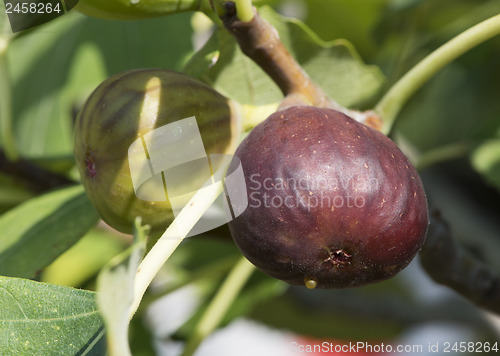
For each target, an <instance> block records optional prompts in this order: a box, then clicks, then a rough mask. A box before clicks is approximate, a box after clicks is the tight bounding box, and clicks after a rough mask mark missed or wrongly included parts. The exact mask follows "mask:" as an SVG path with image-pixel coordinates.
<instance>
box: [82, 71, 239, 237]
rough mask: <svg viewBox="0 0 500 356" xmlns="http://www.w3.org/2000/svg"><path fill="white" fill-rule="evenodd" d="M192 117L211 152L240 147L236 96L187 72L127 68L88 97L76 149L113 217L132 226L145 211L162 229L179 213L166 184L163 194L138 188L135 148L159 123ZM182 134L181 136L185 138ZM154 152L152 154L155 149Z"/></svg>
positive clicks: (93, 196) (88, 180)
mask: <svg viewBox="0 0 500 356" xmlns="http://www.w3.org/2000/svg"><path fill="white" fill-rule="evenodd" d="M190 117H195V118H196V124H197V125H198V128H199V134H201V137H202V141H203V146H204V150H205V152H206V154H207V155H209V154H212V153H227V152H232V151H233V150H234V148H235V146H236V139H237V138H238V137H239V119H238V117H237V114H236V110H235V109H234V107H233V103H232V102H231V101H230V100H229V99H227V98H225V97H224V96H222V95H221V94H219V93H218V92H216V91H215V90H214V89H212V88H210V87H209V86H207V85H205V84H203V83H202V82H200V81H198V80H195V79H193V78H190V77H188V76H186V75H184V74H181V73H177V72H172V71H168V70H163V69H143V70H134V71H128V72H124V73H120V74H116V75H114V76H112V77H110V78H108V79H107V80H105V81H104V82H103V83H102V84H100V85H99V86H98V87H97V88H96V89H95V90H94V92H93V93H92V94H91V95H90V96H89V98H88V99H87V101H86V102H85V104H84V105H83V107H82V109H81V110H80V112H79V114H78V116H77V119H76V123H75V137H74V145H75V147H74V154H75V159H76V163H77V166H78V169H79V171H80V175H81V180H82V183H83V185H84V186H85V189H86V191H87V194H88V196H89V198H90V200H91V202H92V203H93V204H94V206H95V207H96V209H97V210H98V212H99V214H100V215H101V217H102V219H103V220H104V221H105V222H106V223H108V224H109V225H110V226H112V227H114V228H115V229H117V230H119V231H122V232H125V233H132V231H133V222H134V220H135V218H136V216H141V217H142V222H143V223H144V224H148V225H150V227H151V230H152V232H153V233H157V232H162V231H164V230H165V228H166V227H167V226H168V224H169V223H170V222H171V221H172V220H173V218H174V214H173V212H172V206H171V204H170V200H169V199H170V198H169V199H166V198H165V191H164V190H163V185H161V187H160V188H161V189H162V190H161V192H162V193H163V195H162V196H159V198H158V199H157V200H156V201H154V200H155V199H152V201H148V200H143V199H140V198H139V197H138V196H137V195H136V192H135V190H134V186H133V183H134V182H133V177H132V176H131V169H130V165H129V148H130V147H131V145H132V144H133V143H134V142H139V143H140V140H141V139H142V140H144V135H146V134H148V133H151V132H152V131H153V130H155V129H158V128H160V127H162V126H164V125H167V124H170V123H173V122H176V121H178V120H181V119H186V118H190ZM175 134H176V133H175ZM183 137H184V136H179V138H178V140H180V141H179V142H182V140H184V138H183ZM198 137H199V135H198ZM163 139H164V138H163V137H159V140H160V141H161V140H163ZM138 140H139V141H138ZM161 143H162V142H160V144H161ZM140 148H141V149H142V144H141V145H140ZM175 148H176V149H178V150H182V149H183V148H182V147H180V146H176V147H175ZM202 150H203V147H202ZM141 152H143V153H144V152H146V149H145V148H144V149H143V151H141ZM174 153H175V152H172V155H173V154H174ZM169 154H170V152H162V151H161V152H160V155H161V157H160V158H163V157H165V158H166V159H168V156H169ZM147 155H148V157H147V158H148V160H150V159H151V152H148V153H147ZM144 157H146V153H144ZM157 157H158V156H157ZM144 161H146V159H144ZM146 166H147V161H146ZM163 179H165V178H163ZM205 179H206V175H203V176H200V177H197V175H196V174H192V175H190V176H187V177H185V180H186V181H191V180H200V184H201V182H203V181H204V180H205ZM160 182H161V176H160ZM163 184H164V183H163ZM153 193H155V192H153ZM160 195H161V194H160ZM155 197H156V196H154V198H155ZM162 199H163V200H166V201H161V200H162Z"/></svg>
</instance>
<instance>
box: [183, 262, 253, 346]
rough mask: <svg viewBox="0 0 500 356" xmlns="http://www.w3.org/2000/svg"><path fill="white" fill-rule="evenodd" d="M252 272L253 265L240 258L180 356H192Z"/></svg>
mask: <svg viewBox="0 0 500 356" xmlns="http://www.w3.org/2000/svg"><path fill="white" fill-rule="evenodd" d="M254 270H255V267H254V265H252V264H251V263H250V262H248V260H247V259H246V258H245V257H241V258H240V260H239V261H238V262H237V263H236V265H235V266H234V267H233V269H232V270H231V272H229V275H228V276H227V277H226V279H225V280H224V282H223V283H222V285H221V286H220V288H219V289H218V291H217V294H216V295H215V297H214V298H213V299H212V301H211V302H210V304H209V305H208V307H207V309H206V310H205V312H204V314H203V316H202V317H201V319H200V321H199V322H198V324H197V325H196V327H195V329H194V332H193V333H192V334H191V336H190V338H189V339H188V341H187V344H186V348H185V349H184V352H183V353H182V356H191V355H193V354H194V352H195V351H196V349H197V348H198V346H199V345H200V344H201V342H202V341H203V340H204V339H205V338H206V337H207V336H208V335H209V334H210V333H212V331H213V330H215V328H216V327H217V325H219V323H220V322H221V320H222V318H223V317H224V315H226V312H227V311H228V309H229V308H230V307H231V305H232V304H233V302H234V301H235V299H236V297H237V296H238V295H239V293H240V292H241V290H242V288H243V287H244V285H245V284H246V282H247V281H248V279H249V278H250V276H251V275H252V273H253V271H254Z"/></svg>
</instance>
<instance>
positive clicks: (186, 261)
mask: <svg viewBox="0 0 500 356" xmlns="http://www.w3.org/2000/svg"><path fill="white" fill-rule="evenodd" d="M256 3H258V4H259V6H260V5H263V4H267V5H270V6H272V8H273V9H274V10H275V11H276V12H278V13H281V14H282V15H284V16H292V17H296V18H298V19H300V20H302V21H303V23H304V24H305V25H306V26H308V27H309V28H310V29H311V30H312V32H314V33H316V35H317V38H316V37H315V35H311V33H310V32H307V33H306V34H304V33H305V32H303V31H302V30H300V31H299V30H297V28H302V27H300V26H302V25H297V24H293V23H289V24H288V25H287V26H284V27H283V32H282V33H283V37H284V41H285V43H286V44H287V45H288V46H289V47H290V48H291V50H292V52H294V54H295V55H296V56H300V55H301V54H304V53H305V52H304V51H305V48H308V49H311V48H313V49H314V50H315V51H316V52H315V53H316V54H317V56H318V57H319V56H324V58H326V59H325V62H321V63H319V64H318V63H314V64H309V65H310V67H307V65H308V64H307V58H304V62H305V63H306V64H305V65H304V66H305V67H306V68H308V70H309V71H311V72H315V75H316V76H317V77H318V80H320V79H321V78H320V77H324V78H328V79H330V81H329V82H325V83H324V85H326V86H327V88H325V90H327V91H328V92H329V93H330V94H331V95H332V96H333V98H334V99H336V100H339V101H340V102H341V103H343V104H345V105H348V106H351V107H354V108H359V109H366V108H370V107H373V105H374V104H375V103H376V101H377V99H378V98H380V97H381V95H382V94H383V93H384V92H385V90H386V89H387V88H389V87H390V86H391V84H393V83H394V82H395V81H396V80H397V79H398V78H400V77H401V76H402V75H403V74H404V73H405V72H406V71H407V70H408V69H410V68H411V67H412V66H413V65H415V64H416V63H418V61H419V60H421V59H422V58H424V57H425V56H426V55H427V54H429V53H430V52H431V51H432V50H434V49H435V48H437V47H438V46H440V45H441V44H443V43H444V42H446V41H447V40H449V39H451V38H452V37H453V36H455V35H457V34H458V33H460V32H462V31H463V30H465V29H467V28H468V27H470V26H471V25H473V24H476V23H477V22H479V21H481V20H484V19H486V18H488V17H490V16H492V15H495V14H498V13H499V12H500V2H499V1H497V0H332V1H325V0H282V1H278V0H276V1H258V2H256ZM264 11H270V10H264ZM270 16H271V15H270ZM272 16H275V15H272ZM0 25H2V24H1V23H0ZM297 26H299V27H297ZM0 28H1V26H0ZM212 31H214V29H213V28H212V27H211V26H210V24H209V22H207V18H205V17H204V15H200V14H196V15H193V14H192V13H183V14H177V15H171V16H168V17H163V18H155V19H148V20H137V21H113V20H102V19H96V18H91V17H86V16H83V15H82V14H80V13H78V12H76V11H72V12H70V13H69V14H68V15H66V16H63V17H61V18H59V19H58V20H56V21H53V22H51V23H48V24H46V25H43V26H41V27H39V28H36V29H34V30H32V31H26V32H23V33H21V35H19V36H18V38H15V40H13V41H12V42H11V43H10V47H9V50H8V53H7V55H8V56H7V59H8V63H9V68H8V76H9V78H10V81H11V83H12V97H13V118H14V120H13V124H14V125H13V127H14V136H15V141H16V146H17V148H18V149H19V151H20V153H21V156H22V157H23V158H25V159H27V160H29V162H30V164H34V165H36V166H37V167H41V168H42V169H44V170H45V171H48V172H50V173H51V174H55V175H58V176H63V177H65V178H66V179H68V180H69V181H71V180H75V181H77V180H78V176H77V174H76V171H75V169H74V164H73V157H72V130H73V128H72V124H73V120H74V118H75V115H76V113H77V111H78V108H79V107H80V106H81V105H82V103H83V101H84V100H85V98H86V97H87V96H88V94H89V93H90V92H91V91H92V90H93V89H94V88H95V87H96V86H97V85H98V84H99V83H100V82H101V81H103V80H104V79H105V78H106V77H108V76H109V75H112V74H114V73H117V72H120V71H123V70H128V69H135V68H144V67H161V68H166V69H172V70H178V71H181V70H184V71H186V72H188V73H190V74H193V75H196V76H198V77H199V78H201V79H203V80H205V81H207V82H209V83H210V84H212V85H214V86H215V87H216V88H217V89H219V90H220V91H222V92H224V94H226V95H230V96H235V97H236V98H238V99H240V101H243V102H242V104H244V109H245V113H246V114H247V115H261V116H262V115H267V113H269V112H272V110H274V108H275V105H276V104H277V102H278V101H279V99H280V94H279V92H278V91H277V88H275V87H273V84H272V83H269V82H266V78H265V76H264V75H263V74H262V73H260V72H258V70H257V69H255V70H254V69H252V70H248V68H247V67H244V68H245V70H246V71H243V69H242V63H243V62H242V61H244V60H243V59H241V58H242V57H241V54H238V52H237V49H235V47H234V44H232V43H231V42H224V41H230V40H228V39H227V38H225V37H224V34H221V33H218V31H215V32H214V34H212ZM301 31H302V32H301ZM297 34H301V35H300V36H302V39H298V38H297ZM287 36H289V37H288V38H287ZM311 36H312V37H311ZM313 37H314V38H313ZM311 38H313V39H311ZM339 39H343V40H344V41H339ZM207 41H208V42H207ZM332 41H333V42H332ZM200 48H201V50H200V52H198V53H197V54H195V52H196V51H197V50H199V49H200ZM219 57H220V61H219ZM332 58H333V59H332ZM346 58H347V59H346ZM499 58H500V38H498V37H497V38H494V39H492V40H490V41H488V42H486V43H484V44H482V45H480V46H478V47H477V48H475V49H473V50H472V51H470V52H469V53H467V54H466V55H464V56H463V57H461V58H459V59H458V60H457V61H455V62H453V63H452V64H450V65H449V66H447V67H446V69H444V70H443V71H442V72H440V73H438V74H437V75H436V76H435V77H434V78H433V79H432V80H431V81H430V82H429V83H427V84H426V85H425V86H424V87H423V88H422V89H421V90H420V91H419V92H418V93H417V94H416V95H415V96H414V97H413V98H412V99H411V100H410V102H408V103H407V105H406V106H405V107H404V110H403V111H402V112H401V113H400V115H399V117H398V121H397V124H396V127H395V130H394V132H393V138H394V139H395V140H396V141H397V142H398V144H400V147H402V149H403V150H404V151H405V152H406V153H407V154H409V155H410V157H411V158H412V160H413V161H414V163H415V164H416V165H417V167H419V168H420V169H421V174H422V177H423V180H424V185H425V187H426V191H427V194H428V197H429V201H430V204H431V206H432V207H434V208H436V209H439V210H440V211H441V213H442V215H443V216H444V218H445V219H446V220H447V221H448V222H449V223H450V225H451V228H452V231H453V233H454V235H455V236H456V237H457V238H458V239H459V240H460V241H461V243H463V245H464V246H466V247H467V248H468V249H469V250H470V251H471V252H473V253H474V254H475V255H476V256H477V257H478V258H480V259H482V260H483V261H485V262H486V263H488V264H490V265H492V266H494V267H495V268H496V270H497V271H499V272H500V260H499V259H498V256H499V254H500V219H499V217H500V211H499V206H500V195H499V194H498V190H499V189H500V100H499V97H500V66H499V65H498V63H500V62H499ZM329 60H332V61H331V62H328V61H329ZM342 61H343V62H342ZM245 63H246V62H245ZM340 63H344V64H345V63H347V64H348V66H347V67H339V66H340ZM365 64H366V65H365ZM336 65H337V66H336ZM338 68H340V69H338ZM345 68H348V69H345ZM345 70H349V71H351V72H349V73H350V74H349V75H347V76H345V78H344V77H342V73H343V72H342V71H345ZM238 73H240V74H241V73H247V74H248V73H250V74H248V75H249V78H248V77H247V78H246V79H241V80H247V81H248V83H250V84H251V85H254V84H253V83H255V82H258V83H259V84H258V85H260V86H256V87H255V88H253V89H256V90H258V91H262V92H261V93H264V94H265V95H262V97H261V98H260V97H257V98H256V97H249V95H247V93H246V92H244V89H241V90H240V91H235V90H234V87H235V79H234V78H235V76H237V75H238ZM352 73H356V75H357V76H358V77H356V80H352V82H355V81H359V82H360V83H361V82H363V81H364V80H367V82H366V83H369V85H363V86H362V87H360V86H359V85H358V86H356V85H353V84H352V83H351V81H350V79H352V75H353V74H352ZM339 76H340V77H341V79H339V80H337V81H336V80H335V78H338V77H339ZM366 78H368V79H366ZM261 80H262V81H263V82H262V83H261V82H260V81H261ZM239 83H240V82H238V83H237V85H236V86H240V85H239ZM248 83H247V84H248ZM363 83H365V82H363ZM322 84H323V83H322ZM346 92H348V93H349V95H348V96H345V97H342V95H344V94H345V93H346ZM336 93H337V94H336ZM258 94H259V93H258ZM30 167H31V166H30ZM27 172H28V173H23V171H22V170H21V171H20V170H19V169H14V168H12V167H11V165H9V163H8V161H7V159H6V158H5V157H3V155H2V157H0V211H3V212H6V213H5V214H4V215H3V216H2V217H0V225H1V224H2V222H3V224H7V222H5V221H7V218H5V216H7V215H8V214H10V215H9V216H7V217H8V218H9V219H10V220H8V221H9V222H11V223H17V224H23V217H22V214H21V213H19V214H17V215H16V211H18V210H16V209H20V207H22V205H20V204H21V203H23V202H27V201H29V200H30V199H31V198H32V197H36V196H38V195H40V194H42V193H43V192H45V191H46V190H44V191H41V190H37V189H34V188H33V184H34V183H35V184H36V179H37V177H36V176H30V172H31V170H30V168H29V167H28V169H27ZM89 209H91V208H89ZM26 211H34V210H33V209H32V210H29V209H26V210H25V211H24V212H23V214H26ZM68 214H69V213H68ZM89 214H92V213H89ZM70 217H71V216H70ZM16 219H17V220H16ZM90 220H91V221H90V222H89V224H90V225H92V224H93V223H94V221H92V219H90ZM54 224H56V225H57V221H55V222H54ZM1 235H2V231H0V236H1ZM47 236H48V235H47ZM47 238H48V239H49V241H50V237H47ZM1 241H2V240H0V261H1V259H2V258H6V257H5V256H7V255H6V252H5V251H7V248H2V245H1ZM71 241H72V242H71V243H67V245H65V247H64V248H62V249H61V248H60V247H59V248H58V251H60V252H58V254H60V253H61V252H62V250H66V249H68V248H69V247H70V246H71V245H72V244H73V243H74V245H73V246H72V247H71V248H69V249H68V250H67V251H66V252H65V253H64V254H62V255H61V256H60V257H59V258H57V259H55V261H54V262H53V263H52V264H50V265H49V266H48V267H46V266H38V267H40V268H41V269H40V270H39V271H38V272H39V273H38V274H37V275H36V278H37V279H38V280H43V281H47V282H50V283H54V284H61V285H69V286H74V287H79V288H86V289H93V288H94V287H95V275H96V273H97V271H99V269H100V268H101V267H102V266H103V265H104V263H105V262H106V261H108V260H109V259H110V258H111V257H112V256H114V255H116V254H117V253H118V252H119V251H122V250H123V249H124V248H125V247H126V246H127V245H129V244H130V241H131V239H130V237H128V236H124V235H120V234H118V233H116V232H114V231H112V230H111V229H110V228H108V227H106V226H104V224H102V223H101V224H99V225H97V226H96V227H93V228H92V229H90V230H89V231H88V232H87V233H86V234H85V235H84V236H83V237H82V238H81V239H80V240H79V241H78V242H77V243H75V242H76V240H75V239H74V238H72V239H71ZM4 247H5V246H4ZM10 251H11V250H10ZM9 253H11V252H9ZM32 253H34V252H32ZM239 255H240V253H239V251H238V250H237V249H236V248H235V246H234V244H233V243H232V241H231V239H230V236H229V232H228V230H227V229H226V228H225V227H223V228H220V229H217V230H214V231H212V232H210V233H208V234H206V236H205V235H204V236H200V237H196V238H191V239H189V240H188V241H186V242H185V243H183V244H182V245H181V247H180V248H179V250H178V251H176V252H175V253H174V255H173V257H172V258H171V259H170V260H169V261H168V263H167V265H166V266H165V268H164V271H162V275H161V276H160V278H159V279H158V282H157V283H156V284H155V286H154V291H155V293H151V294H149V295H147V297H146V300H145V303H144V304H143V307H142V308H141V310H140V314H139V315H140V317H138V318H136V319H135V320H134V322H133V324H132V330H131V340H132V342H131V343H132V347H133V351H134V355H136V354H137V355H147V354H150V353H151V350H152V349H151V343H150V342H149V339H148V337H144V335H148V336H149V337H152V336H154V337H156V338H157V341H158V340H160V341H158V342H161V340H163V341H165V340H167V339H168V340H182V339H184V338H185V337H186V336H187V335H189V333H190V331H191V330H192V328H193V325H195V324H196V321H197V320H198V319H199V317H200V315H201V314H202V312H203V311H204V308H205V307H206V305H207V303H208V301H209V300H210V298H211V297H212V296H213V295H214V293H215V291H216V290H217V288H218V286H219V285H220V283H221V281H222V279H223V278H224V276H225V275H226V273H227V272H228V271H229V269H230V268H231V266H232V265H233V264H234V262H235V261H236V260H237V258H238V256H239ZM28 257H29V256H28ZM31 257H32V258H35V257H36V256H34V255H33V256H31ZM0 266H1V263H0ZM36 267H37V266H36V265H35V266H33V268H35V269H36ZM0 274H5V270H0ZM14 275H15V273H14ZM188 287H193V288H194V290H195V294H196V298H195V299H196V302H195V303H194V304H195V305H196V306H195V307H193V308H191V310H190V311H189V313H187V316H185V317H184V319H183V320H182V322H179V324H178V325H176V327H171V329H168V330H169V331H168V332H163V333H161V332H159V331H158V329H155V328H152V327H151V325H153V324H154V323H152V322H151V321H148V320H149V319H148V318H151V316H150V315H149V314H148V312H147V306H149V305H154V304H155V303H158V302H159V300H161V296H165V295H167V296H168V295H170V294H172V293H174V292H178V291H180V290H182V289H186V288H188ZM241 316H245V317H246V318H250V319H252V320H257V321H259V322H262V323H265V324H266V325H270V326H273V327H276V328H280V329H284V330H288V331H292V332H295V333H297V334H300V335H306V336H309V337H314V338H336V339H342V340H351V339H356V340H357V339H363V340H366V339H368V340H389V341H390V340H395V339H396V338H400V337H403V336H404V335H405V333H407V332H408V331H409V330H414V329H415V328H418V327H421V326H422V325H424V326H425V325H437V324H442V323H446V325H452V324H453V325H459V326H460V327H465V328H467V330H468V332H469V334H467V335H469V336H470V337H471V338H473V339H474V340H488V339H490V340H494V339H495V338H496V337H498V336H499V334H498V333H499V326H498V325H496V326H495V325H494V324H493V323H492V322H491V319H490V318H489V317H487V316H485V313H484V312H482V311H481V310H480V309H478V308H476V307H475V306H473V305H472V304H471V303H470V302H468V301H466V300H464V299H463V298H461V297H458V296H457V295H455V294H454V293H452V292H450V291H448V290H447V289H446V288H445V287H441V286H438V285H436V284H434V283H433V282H431V281H430V279H429V278H428V277H426V276H425V274H424V273H423V272H422V270H421V268H420V267H419V265H418V262H415V263H413V264H412V265H411V266H410V267H409V268H408V269H407V270H405V271H404V272H402V273H401V274H400V275H398V276H397V277H396V278H394V279H392V280H389V281H386V282H383V283H379V284H376V285H372V286H367V287H363V288H358V289H355V290H340V291H338V290H334V291H319V290H318V291H316V290H315V291H309V290H304V289H303V288H290V287H288V286H286V285H285V284H283V283H282V282H280V281H276V280H273V279H270V278H269V277H266V276H265V275H263V274H261V273H260V272H256V273H255V275H254V276H253V277H252V279H251V281H250V282H249V283H248V284H247V285H246V286H245V288H244V290H243V292H242V294H241V296H240V298H238V299H237V301H236V303H235V304H234V305H233V306H232V308H231V310H230V312H229V313H228V315H227V317H226V319H225V321H224V324H225V325H226V324H228V323H230V322H231V321H232V320H234V319H235V318H237V317H241ZM165 318H168V315H166V316H165ZM332 320H333V321H335V322H332Z"/></svg>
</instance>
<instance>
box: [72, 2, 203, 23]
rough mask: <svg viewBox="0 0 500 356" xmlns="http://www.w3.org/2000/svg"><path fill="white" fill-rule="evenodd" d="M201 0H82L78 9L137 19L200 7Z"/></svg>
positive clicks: (112, 17) (108, 15) (106, 15)
mask: <svg viewBox="0 0 500 356" xmlns="http://www.w3.org/2000/svg"><path fill="white" fill-rule="evenodd" d="M200 6H201V5H200V1H199V0H106V1H103V0H80V1H79V2H78V4H77V6H76V7H75V9H76V10H78V11H80V12H82V13H84V14H85V15H89V16H93V17H97V18H102V19H107V20H137V19H144V18H151V17H158V16H165V15H169V14H175V13H179V12H183V11H196V10H199V9H200Z"/></svg>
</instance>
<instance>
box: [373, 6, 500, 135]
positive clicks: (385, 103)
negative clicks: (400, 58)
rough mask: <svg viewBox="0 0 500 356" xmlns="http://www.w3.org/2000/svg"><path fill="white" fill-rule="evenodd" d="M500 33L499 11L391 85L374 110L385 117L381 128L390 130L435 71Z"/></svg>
mask: <svg viewBox="0 0 500 356" xmlns="http://www.w3.org/2000/svg"><path fill="white" fill-rule="evenodd" d="M498 34H500V15H496V16H493V17H491V18H489V19H487V20H485V21H482V22H480V23H479V24H477V25H475V26H473V27H471V28H469V29H467V30H465V31H464V32H462V33H461V34H459V35H458V36H456V37H454V38H452V39H451V40H450V41H448V42H447V43H445V44H444V45H442V46H441V47H439V48H438V49H436V50H435V51H434V52H432V53H431V54H429V55H428V56H427V57H425V58H424V59H423V60H422V61H420V62H419V63H418V64H417V65H415V67H413V68H412V69H410V71H408V72H407V73H406V74H405V75H404V76H403V77H402V78H400V79H399V80H398V81H397V82H396V83H395V84H394V85H393V86H392V87H391V88H390V89H389V91H388V92H387V93H386V94H385V95H384V97H383V98H382V99H381V100H380V101H379V103H378V104H377V105H376V107H375V112H376V113H377V114H379V115H380V116H381V117H382V119H383V121H384V127H383V128H382V132H383V133H385V134H386V135H387V134H389V132H390V131H391V129H392V126H393V124H394V121H395V119H396V117H397V115H398V114H399V112H400V110H401V108H402V107H403V105H404V104H405V103H406V102H407V101H408V99H409V98H410V97H411V96H412V95H413V94H414V93H415V92H416V91H417V90H418V89H420V87H421V86H423V85H424V84H425V83H426V82H427V81H429V79H430V78H431V77H432V76H433V75H434V74H436V73H437V72H438V71H439V70H441V69H442V68H443V67H444V66H446V65H447V64H449V63H450V62H452V61H453V60H455V59H456V58H458V57H460V56H461V55H462V54H464V53H465V52H467V51H469V50H470V49H472V48H474V47H475V46H477V45H479V44H480V43H483V42H484V41H486V40H488V39H490V38H492V37H494V36H496V35H498Z"/></svg>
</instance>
